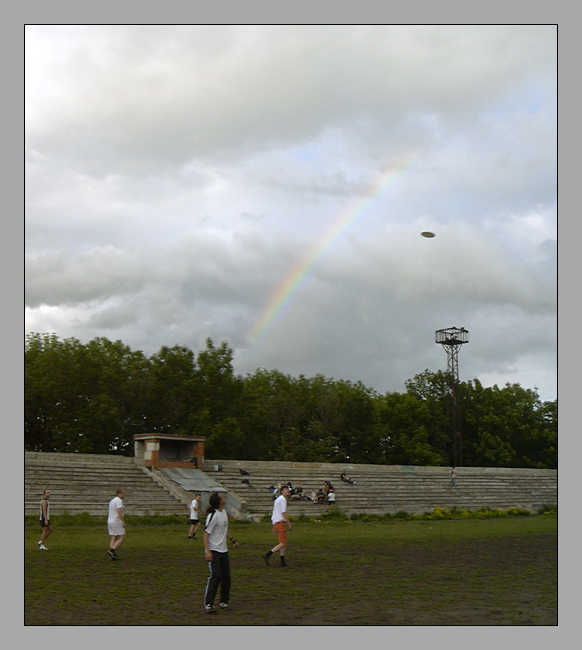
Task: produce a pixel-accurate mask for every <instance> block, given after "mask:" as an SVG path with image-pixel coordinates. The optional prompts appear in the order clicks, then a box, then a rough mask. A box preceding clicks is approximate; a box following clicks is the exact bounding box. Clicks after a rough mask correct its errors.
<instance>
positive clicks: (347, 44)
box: [25, 25, 557, 399]
mask: <svg viewBox="0 0 582 650" xmlns="http://www.w3.org/2000/svg"><path fill="white" fill-rule="evenodd" d="M26 70H27V75H26V78H27V87H26V98H25V100H26V230H25V235H26V305H27V325H26V327H27V331H54V332H56V333H57V334H59V335H60V336H62V337H67V336H75V337H77V338H80V339H82V340H85V339H89V338H92V337H94V336H107V337H110V338H121V339H122V340H123V341H124V342H125V343H127V344H128V345H130V346H132V347H135V348H137V349H143V350H145V351H147V352H149V353H153V352H154V351H156V350H157V349H159V347H160V346H161V345H172V344H175V343H176V344H180V345H188V346H191V347H192V348H194V349H198V348H199V347H201V346H203V344H204V340H205V338H206V337H207V336H210V337H212V338H213V339H215V340H217V341H221V340H227V341H228V342H229V343H230V344H231V345H233V347H234V349H235V362H236V370H237V371H238V372H242V373H245V372H253V371H254V370H255V369H256V368H257V367H266V368H275V367H276V368H278V369H280V370H281V371H283V372H288V373H290V374H299V373H304V374H308V375H310V374H316V373H321V374H325V375H326V376H333V377H335V378H336V379H339V378H345V379H351V380H361V381H363V383H365V384H366V385H369V386H370V387H373V388H376V389H377V390H380V391H384V390H403V388H404V381H405V380H406V379H408V378H411V377H412V376H413V375H414V374H416V373H418V372H422V371H423V370H425V369H426V368H430V369H438V368H443V367H446V358H445V357H444V353H443V351H442V350H441V349H440V346H438V345H436V344H435V343H434V330H436V329H440V328H442V327H449V326H452V325H456V326H464V327H467V328H468V329H469V331H470V335H471V341H470V343H469V345H467V346H466V349H464V350H463V353H462V363H463V370H464V371H466V372H467V373H470V374H469V375H466V374H465V372H463V373H462V374H464V378H466V379H469V378H474V377H482V378H485V379H487V380H489V381H494V382H501V383H504V382H505V381H511V382H513V381H517V382H521V383H522V384H523V385H524V386H526V387H532V382H533V384H534V385H535V386H537V387H538V388H539V389H540V392H541V394H542V397H543V398H545V399H552V398H555V396H556V367H555V366H556V264H557V262H556V240H557V233H556V230H557V227H556V210H557V208H556V205H557V199H556V196H557V189H556V185H557V180H556V103H557V102H556V92H555V89H556V31H555V28H554V27H552V26H543V25H542V26H408V27H407V26H295V27H294V26H271V27H270V26H239V27H237V26H42V25H40V26H29V27H27V28H26ZM403 159H407V160H409V161H410V164H409V165H408V166H407V167H406V169H404V168H403V170H402V171H401V172H398V173H396V171H394V173H393V175H392V176H387V174H386V172H387V170H390V169H393V170H397V169H399V166H398V165H399V161H402V160H403ZM386 179H388V180H389V182H387V180H386ZM382 183H383V185H382V187H380V185H381V184H382ZM380 189H383V191H380ZM342 219H343V222H342ZM341 223H344V227H343V228H340V225H339V224H341ZM425 229H430V230H434V231H435V232H436V234H437V236H436V237H435V239H433V240H426V239H424V238H421V237H420V236H419V233H420V231H421V230H425ZM310 251H311V252H312V253H310ZM313 251H315V252H313ZM310 254H312V258H311V259H309V255H310ZM306 260H307V262H308V264H307V262H306ZM302 264H304V265H306V264H307V265H306V266H305V267H304V269H303V273H302V274H301V275H300V274H299V269H301V265H302ZM300 279H301V280H302V282H300V281H299V280H300ZM286 280H287V281H291V280H294V281H295V283H296V285H297V286H299V287H300V288H299V289H298V290H297V291H291V290H290V289H289V286H288V287H287V291H288V294H289V295H288V299H287V300H286V302H285V305H284V306H285V308H284V309H283V308H282V309H280V310H279V312H278V313H277V315H276V317H275V318H273V320H272V322H271V323H270V324H269V325H268V326H267V327H266V328H265V329H263V330H262V331H261V334H260V336H259V337H258V339H257V338H256V337H255V338H253V337H252V336H251V332H252V331H254V327H255V326H256V324H257V323H258V322H259V320H260V319H261V317H262V316H264V314H265V312H266V310H267V308H268V307H269V306H273V305H274V304H275V301H276V298H277V296H279V297H281V295H282V292H283V290H284V283H285V281H286ZM281 306H283V305H281ZM538 377H539V379H537V378H538Z"/></svg>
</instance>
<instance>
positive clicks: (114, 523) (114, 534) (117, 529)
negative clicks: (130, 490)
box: [107, 488, 125, 560]
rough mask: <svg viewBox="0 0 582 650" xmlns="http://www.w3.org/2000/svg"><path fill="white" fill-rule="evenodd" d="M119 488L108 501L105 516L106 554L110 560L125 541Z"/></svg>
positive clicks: (120, 490) (121, 491)
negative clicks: (106, 515)
mask: <svg viewBox="0 0 582 650" xmlns="http://www.w3.org/2000/svg"><path fill="white" fill-rule="evenodd" d="M124 496H125V494H124V492H123V490H122V489H121V488H118V489H117V492H116V493H115V496H114V497H113V499H111V501H110V502H109V516H108V517H107V532H108V533H109V550H108V551H107V554H108V555H109V557H110V558H111V559H112V560H117V559H118V558H117V549H118V548H119V547H120V546H121V545H122V544H123V542H124V541H125V517H124V515H123V497H124Z"/></svg>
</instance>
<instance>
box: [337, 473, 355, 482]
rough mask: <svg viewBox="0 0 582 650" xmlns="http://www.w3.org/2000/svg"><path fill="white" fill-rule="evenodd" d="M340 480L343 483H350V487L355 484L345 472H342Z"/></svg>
mask: <svg viewBox="0 0 582 650" xmlns="http://www.w3.org/2000/svg"><path fill="white" fill-rule="evenodd" d="M340 478H341V480H342V481H343V482H344V483H350V484H351V485H355V484H356V482H355V481H354V480H353V479H351V478H350V477H349V476H348V475H347V474H346V473H345V472H342V474H341V476H340Z"/></svg>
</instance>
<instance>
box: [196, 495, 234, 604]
mask: <svg viewBox="0 0 582 650" xmlns="http://www.w3.org/2000/svg"><path fill="white" fill-rule="evenodd" d="M225 503H226V502H225V500H224V497H223V496H222V494H220V492H213V493H212V494H211V495H210V498H209V499H208V504H209V505H208V510H207V511H206V523H205V526H204V553H205V558H206V561H207V562H208V570H209V571H210V576H209V578H208V581H207V582H206V591H205V592H204V611H206V612H207V613H208V614H214V613H215V612H216V610H215V609H214V599H215V598H216V592H217V591H218V587H219V585H220V604H219V607H220V609H228V608H229V605H228V601H229V599H230V585H231V576H230V558H229V557H228V548H227V546H226V540H227V539H230V541H231V542H232V543H233V544H234V547H235V548H238V542H237V541H236V539H235V538H234V537H233V536H232V535H230V534H229V532H228V516H227V514H226V511H225V510H224V505H225Z"/></svg>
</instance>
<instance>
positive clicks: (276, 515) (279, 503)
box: [263, 485, 293, 566]
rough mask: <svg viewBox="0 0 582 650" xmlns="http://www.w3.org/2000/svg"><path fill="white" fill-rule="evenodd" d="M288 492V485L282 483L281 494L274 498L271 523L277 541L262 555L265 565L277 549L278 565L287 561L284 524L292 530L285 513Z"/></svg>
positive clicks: (289, 489)
mask: <svg viewBox="0 0 582 650" xmlns="http://www.w3.org/2000/svg"><path fill="white" fill-rule="evenodd" d="M290 494H291V488H290V487H289V486H288V485H282V486H281V496H280V497H277V498H276V499H275V503H274V504H273V514H272V516H271V523H272V524H273V532H274V533H276V535H277V539H278V543H277V544H276V545H275V546H273V548H272V549H271V550H270V551H267V552H266V553H265V555H263V560H265V564H266V565H267V566H270V564H269V559H270V557H271V555H273V553H276V552H277V551H279V556H280V558H281V561H280V565H281V566H287V562H286V561H285V553H286V551H287V528H286V526H287V527H288V528H289V530H290V531H291V530H293V526H291V521H290V520H289V517H288V515H287V499H288V498H289V495H290Z"/></svg>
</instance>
